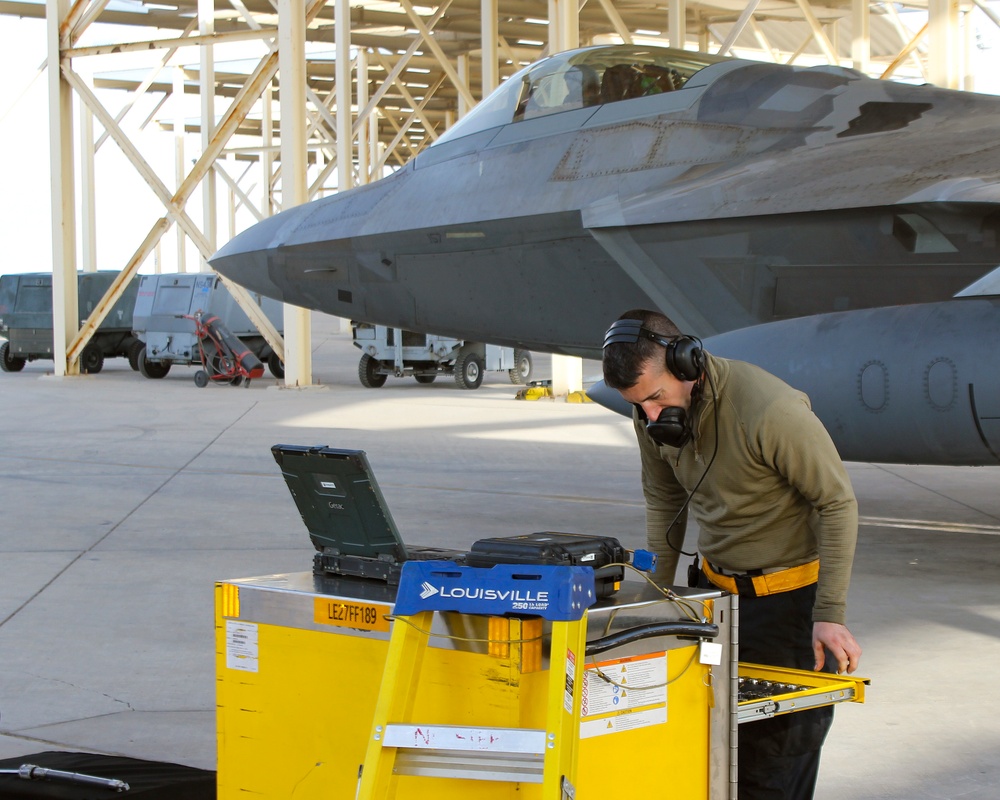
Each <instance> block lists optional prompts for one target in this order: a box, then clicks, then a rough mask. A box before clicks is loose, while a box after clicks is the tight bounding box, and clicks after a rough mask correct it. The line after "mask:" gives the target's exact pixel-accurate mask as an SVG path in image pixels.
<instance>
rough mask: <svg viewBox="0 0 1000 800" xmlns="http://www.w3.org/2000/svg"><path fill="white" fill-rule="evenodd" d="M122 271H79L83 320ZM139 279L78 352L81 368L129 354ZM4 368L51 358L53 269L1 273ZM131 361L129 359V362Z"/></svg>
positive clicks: (90, 369)
mask: <svg viewBox="0 0 1000 800" xmlns="http://www.w3.org/2000/svg"><path fill="white" fill-rule="evenodd" d="M117 277H118V273H117V272H115V271H113V270H100V271H98V272H79V273H77V300H78V314H79V319H80V321H81V322H82V321H83V320H85V319H87V317H89V316H90V315H91V313H92V312H93V310H94V308H95V307H96V306H97V304H98V303H99V302H100V301H101V298H102V297H104V295H105V294H106V293H107V291H108V288H109V287H110V286H111V284H112V283H113V282H114V280H115V278H117ZM138 285H139V284H138V280H133V281H132V282H131V283H130V284H129V285H128V286H127V287H126V289H125V292H124V294H122V296H121V297H120V298H119V299H118V302H117V303H115V304H114V306H112V308H111V311H110V312H108V315H107V316H106V317H105V318H104V321H103V322H101V325H100V327H98V329H97V330H96V331H95V332H94V335H93V336H91V337H90V341H89V342H88V343H87V346H86V347H84V348H83V352H81V353H80V372H83V373H89V374H96V373H98V372H100V371H101V369H103V367H104V359H106V358H115V357H117V356H124V357H128V356H129V354H130V353H131V352H132V350H133V348H134V346H135V344H136V339H135V337H134V336H133V335H132V308H133V306H134V305H135V297H136V290H137V288H138ZM0 336H2V337H3V338H5V339H6V340H7V341H5V342H3V343H2V344H0V369H3V371H4V372H20V371H21V370H22V369H24V365H25V364H26V363H27V362H29V361H35V360H37V359H49V360H51V359H52V348H53V336H52V273H51V272H27V273H24V274H21V275H3V276H0ZM130 363H131V362H130Z"/></svg>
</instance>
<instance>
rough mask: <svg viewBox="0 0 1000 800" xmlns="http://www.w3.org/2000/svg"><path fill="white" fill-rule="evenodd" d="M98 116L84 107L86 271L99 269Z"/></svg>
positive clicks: (82, 176)
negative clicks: (95, 138)
mask: <svg viewBox="0 0 1000 800" xmlns="http://www.w3.org/2000/svg"><path fill="white" fill-rule="evenodd" d="M96 152H97V148H96V147H95V146H94V115H93V113H92V112H91V110H90V109H89V108H87V106H81V108H80V198H81V203H80V206H81V208H80V211H81V215H82V217H83V221H82V224H81V226H80V227H81V230H80V251H81V252H80V261H81V268H82V269H83V271H84V272H94V271H95V270H96V269H97V188H96V185H95V180H96V171H95V169H94V156H95V155H96Z"/></svg>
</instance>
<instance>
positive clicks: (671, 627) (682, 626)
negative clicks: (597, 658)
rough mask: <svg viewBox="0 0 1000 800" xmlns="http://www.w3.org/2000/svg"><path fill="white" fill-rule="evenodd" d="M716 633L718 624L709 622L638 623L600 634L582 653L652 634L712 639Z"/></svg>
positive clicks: (607, 648) (626, 642)
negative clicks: (607, 633)
mask: <svg viewBox="0 0 1000 800" xmlns="http://www.w3.org/2000/svg"><path fill="white" fill-rule="evenodd" d="M718 635H719V626H718V625H715V624H713V623H711V622H688V621H686V620H670V621H667V622H650V623H648V624H646V625H638V626H637V627H635V628H628V629H627V630H623V631H618V632H617V633H612V634H609V635H608V636H602V637H601V638H599V639H593V640H591V641H589V642H587V646H586V649H585V651H584V653H585V655H588V656H593V655H597V654H598V653H603V652H605V651H607V650H613V649H614V648H616V647H621V646H622V645H626V644H632V643H633V642H638V641H640V640H642V639H649V638H651V637H654V636H689V637H694V638H697V639H714V638H715V637H716V636H718Z"/></svg>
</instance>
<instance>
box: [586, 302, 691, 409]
mask: <svg viewBox="0 0 1000 800" xmlns="http://www.w3.org/2000/svg"><path fill="white" fill-rule="evenodd" d="M618 319H635V320H639V322H641V323H642V327H644V328H647V329H648V330H651V331H653V333H657V334H660V335H661V336H663V337H664V338H666V339H675V338H677V337H678V336H680V335H681V332H680V330H679V329H678V328H677V326H676V325H674V323H673V322H672V321H671V320H670V318H669V317H666V316H664V315H663V314H661V313H660V312H659V311H646V310H643V309H633V310H632V311H626V312H625V313H624V314H622V315H621V316H620V317H619V318H618ZM664 359H665V354H664V352H663V345H661V344H658V343H657V342H654V341H653V340H652V339H647V338H645V337H639V340H638V341H636V342H615V343H614V344H609V345H608V346H607V347H605V348H604V356H603V358H602V366H603V367H604V382H605V383H606V384H607V385H608V386H610V387H611V388H612V389H619V390H620V389H630V388H631V387H633V386H635V384H636V382H637V381H638V380H639V376H640V375H641V374H642V372H643V370H644V369H645V367H646V363H647V362H649V361H654V360H655V361H659V362H663V361H664Z"/></svg>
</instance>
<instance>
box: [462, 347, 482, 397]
mask: <svg viewBox="0 0 1000 800" xmlns="http://www.w3.org/2000/svg"><path fill="white" fill-rule="evenodd" d="M483 367H484V365H483V360H482V359H481V358H480V357H479V356H478V355H476V354H475V353H463V354H461V355H459V357H458V360H457V361H456V362H455V383H457V384H458V388H459V389H478V388H479V387H480V386H481V385H482V383H483V371H484V370H483Z"/></svg>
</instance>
